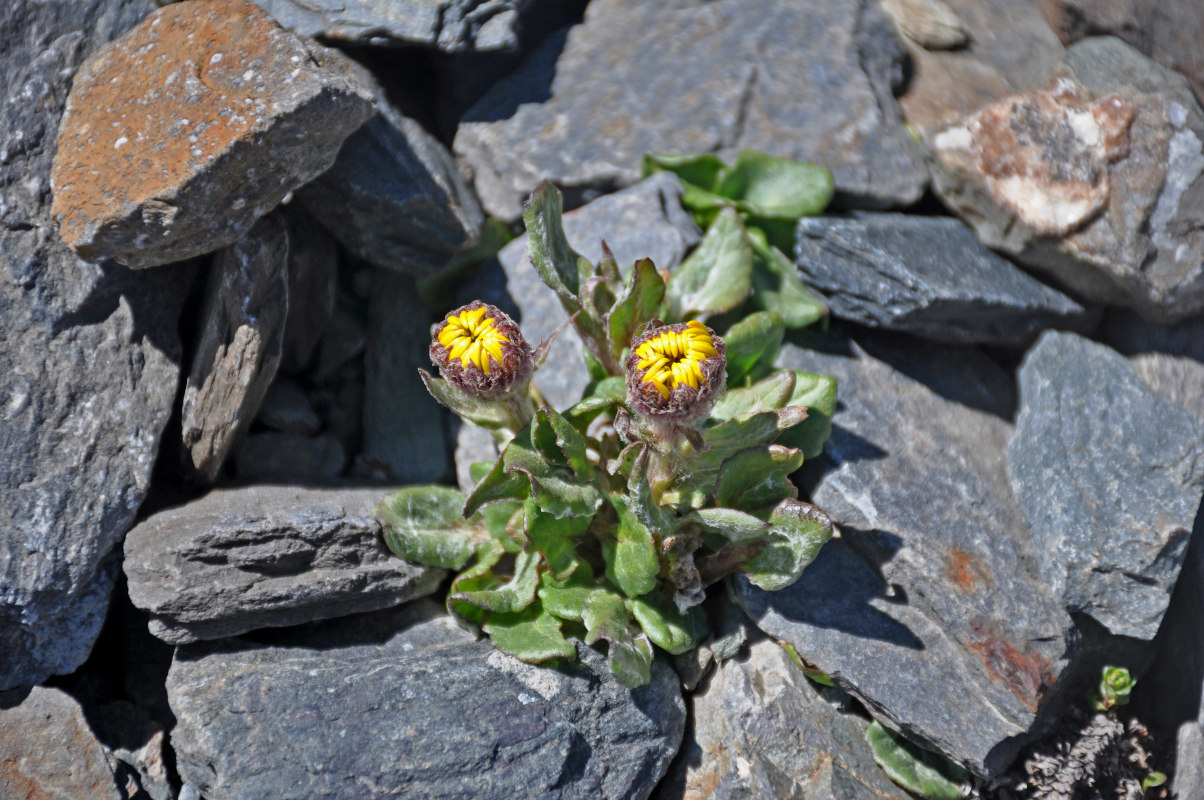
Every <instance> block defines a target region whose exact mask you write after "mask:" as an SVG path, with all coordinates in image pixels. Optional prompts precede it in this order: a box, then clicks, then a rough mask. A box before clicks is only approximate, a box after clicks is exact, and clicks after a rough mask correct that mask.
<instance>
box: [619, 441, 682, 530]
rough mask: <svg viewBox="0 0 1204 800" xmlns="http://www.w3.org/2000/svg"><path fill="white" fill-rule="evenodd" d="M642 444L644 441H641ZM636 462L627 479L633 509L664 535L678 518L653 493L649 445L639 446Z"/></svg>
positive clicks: (640, 517)
mask: <svg viewBox="0 0 1204 800" xmlns="http://www.w3.org/2000/svg"><path fill="white" fill-rule="evenodd" d="M640 444H642V443H640ZM636 452H637V456H636V459H635V462H634V463H633V464H632V465H631V471H630V477H629V478H628V479H627V494H628V496H629V497H630V498H631V510H632V511H634V512H635V515H636V518H637V519H639V521H640V522H642V523H644V525H645V526H647V527H648V529H649V530H651V531H652V532H653V533H656V534H659V535H661V536H662V537H663V536H666V535H668V533H669V532H670V531H671V530H673V528H674V526H675V524H676V519H675V518H674V514H673V512H672V510H670V509H667V508H664V507H663V506H661V505H659V504H657V502H656V498H655V497H653V495H652V487H651V486H650V485H649V483H648V459H649V457H650V453H649V451H648V448H647V447H642V448H638V449H637V450H636Z"/></svg>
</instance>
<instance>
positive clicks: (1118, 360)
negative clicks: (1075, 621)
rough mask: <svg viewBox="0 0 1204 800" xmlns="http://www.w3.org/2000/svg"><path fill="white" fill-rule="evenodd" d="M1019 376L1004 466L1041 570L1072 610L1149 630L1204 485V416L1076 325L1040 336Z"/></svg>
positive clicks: (1124, 628) (1113, 625) (1119, 627)
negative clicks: (1158, 389) (1160, 391)
mask: <svg viewBox="0 0 1204 800" xmlns="http://www.w3.org/2000/svg"><path fill="white" fill-rule="evenodd" d="M1019 381H1020V411H1019V414H1018V416H1017V418H1016V433H1015V435H1014V436H1013V438H1012V440H1011V442H1010V443H1009V445H1008V473H1009V475H1010V477H1011V481H1012V487H1013V489H1014V491H1015V493H1016V498H1017V500H1018V501H1019V503H1020V507H1021V509H1022V510H1023V512H1024V516H1025V518H1026V519H1027V520H1028V524H1029V527H1030V528H1031V529H1032V535H1033V539H1034V542H1035V545H1036V556H1037V564H1038V566H1039V568H1040V571H1041V576H1042V578H1043V579H1044V581H1045V583H1046V585H1048V586H1049V588H1050V589H1051V591H1052V592H1053V593H1054V594H1055V596H1057V597H1058V598H1059V599H1060V601H1061V602H1062V603H1063V604H1064V605H1065V606H1066V607H1067V608H1068V609H1070V610H1072V611H1077V612H1082V613H1084V614H1086V615H1088V616H1090V617H1092V618H1094V619H1095V620H1096V621H1098V622H1099V623H1101V624H1102V625H1104V626H1105V627H1106V628H1107V629H1108V630H1109V631H1111V632H1112V633H1114V634H1118V635H1121V636H1129V637H1133V638H1136V639H1144V640H1149V639H1153V638H1154V634H1155V633H1157V631H1158V626H1159V624H1160V623H1161V621H1162V616H1163V614H1164V613H1165V611H1166V607H1167V603H1168V602H1169V600H1170V595H1171V591H1172V590H1173V589H1174V586H1175V581H1176V579H1177V578H1178V576H1179V569H1180V567H1181V566H1182V564H1183V557H1184V552H1185V551H1186V549H1187V545H1188V540H1189V536H1190V534H1191V530H1192V525H1193V523H1194V521H1195V519H1196V512H1197V510H1198V509H1199V507H1200V498H1201V496H1202V495H1204V421H1202V420H1200V418H1198V417H1196V416H1194V415H1193V414H1189V413H1188V412H1186V411H1184V410H1182V409H1180V408H1178V407H1177V406H1175V405H1173V404H1171V403H1169V402H1167V401H1166V400H1163V399H1162V398H1161V397H1159V396H1158V395H1157V394H1155V393H1154V392H1153V391H1152V390H1151V389H1149V388H1148V387H1147V386H1146V385H1145V384H1144V383H1142V381H1141V379H1140V378H1138V377H1137V375H1136V373H1135V372H1134V371H1133V369H1132V367H1131V366H1130V365H1129V363H1128V362H1127V361H1126V360H1125V358H1124V357H1123V356H1121V355H1120V354H1119V353H1116V352H1115V351H1113V350H1111V349H1109V348H1108V347H1105V346H1104V345H1101V344H1097V343H1095V342H1091V341H1089V340H1087V339H1084V338H1082V337H1080V336H1076V335H1074V334H1069V333H1057V332H1053V331H1051V332H1048V333H1046V334H1044V335H1042V337H1041V338H1040V339H1039V340H1038V342H1037V344H1036V345H1034V346H1033V348H1032V350H1030V351H1029V353H1028V355H1027V356H1026V357H1025V359H1024V363H1023V364H1022V365H1021V367H1020V371H1019Z"/></svg>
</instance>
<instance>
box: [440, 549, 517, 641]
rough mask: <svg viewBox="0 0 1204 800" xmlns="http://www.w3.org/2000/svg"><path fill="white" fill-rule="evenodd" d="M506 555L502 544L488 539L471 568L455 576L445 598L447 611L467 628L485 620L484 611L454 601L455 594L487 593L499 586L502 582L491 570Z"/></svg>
mask: <svg viewBox="0 0 1204 800" xmlns="http://www.w3.org/2000/svg"><path fill="white" fill-rule="evenodd" d="M505 554H506V549H505V547H503V546H502V543H501V542H499V541H496V540H494V539H490V540H489V541H488V542H486V543H485V544H484V545H482V546H481V548H480V549H479V550H478V551H477V560H476V563H474V564H473V565H472V566H471V567H469V568H468V569H466V570H464V571H463V572H461V573H460V574H459V575H457V576H456V577H455V578H454V579H453V580H452V583H451V589H450V591H449V593H448V597H447V610H448V613H450V614H451V615H452V616H454V617H456V618H457V619H459V620H460V621H461V622H464V623H466V624H468V625H469V626H472V627H476V626H478V625H480V624H481V620H483V619H484V618H485V610H484V609H482V608H480V607H479V606H474V605H471V604H469V603H462V602H460V601H458V600H456V599H455V595H456V593H457V592H476V591H487V590H489V589H495V588H497V587H498V586H501V585H502V583H504V581H503V580H502V579H501V578H499V577H498V576H496V575H494V574H493V568H494V567H495V566H497V563H498V562H499V561H501V559H502V556H504V555H505Z"/></svg>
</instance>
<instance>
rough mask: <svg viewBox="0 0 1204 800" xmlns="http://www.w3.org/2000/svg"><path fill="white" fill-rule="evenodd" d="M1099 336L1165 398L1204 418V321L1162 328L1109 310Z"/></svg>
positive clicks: (1133, 315)
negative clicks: (1126, 359)
mask: <svg viewBox="0 0 1204 800" xmlns="http://www.w3.org/2000/svg"><path fill="white" fill-rule="evenodd" d="M1098 334H1099V338H1100V339H1101V340H1102V341H1103V342H1104V343H1105V344H1107V345H1108V346H1109V347H1111V348H1113V349H1114V350H1116V351H1117V352H1119V353H1121V354H1122V355H1124V356H1127V357H1128V359H1129V363H1130V364H1132V365H1133V370H1134V371H1135V372H1136V373H1137V377H1139V378H1141V379H1142V380H1143V381H1145V382H1146V385H1147V386H1149V387H1150V388H1151V389H1153V390H1154V391H1155V392H1156V393H1157V394H1159V395H1160V396H1161V397H1162V398H1163V399H1165V400H1169V401H1170V402H1172V403H1174V404H1175V405H1177V406H1179V407H1180V408H1182V409H1184V410H1185V411H1190V412H1191V413H1193V414H1195V415H1196V416H1197V417H1204V319H1198V318H1197V319H1189V320H1184V321H1183V322H1180V323H1179V324H1178V325H1171V326H1163V325H1154V324H1152V323H1149V322H1146V321H1145V320H1143V319H1140V318H1139V317H1137V316H1136V315H1135V314H1132V313H1128V312H1121V311H1110V312H1109V313H1108V314H1107V315H1106V316H1105V317H1104V320H1103V322H1102V323H1101V325H1100V329H1099V331H1098Z"/></svg>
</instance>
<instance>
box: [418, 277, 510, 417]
mask: <svg viewBox="0 0 1204 800" xmlns="http://www.w3.org/2000/svg"><path fill="white" fill-rule="evenodd" d="M431 361H432V362H433V363H434V365H435V366H436V367H438V368H439V374H441V375H442V376H443V378H444V379H445V380H446V381H447V382H448V383H451V384H452V385H453V386H455V387H456V388H458V389H461V390H463V391H465V392H467V393H469V394H471V395H474V396H477V397H486V396H498V395H503V394H506V393H508V392H510V391H511V390H513V389H514V388H515V387H516V386H520V385H523V384H525V383H526V381H527V380H528V379H529V378H530V377H531V371H532V364H531V347H530V345H528V344H527V342H526V340H525V339H523V334H522V331H521V330H519V327H518V325H516V324H515V322H514V320H512V319H510V317H509V316H507V315H506V314H505V313H504V312H503V311H502V310H501V309H500V308H498V307H497V306H491V305H489V304H487V303H482V302H481V301H480V300H474V301H472V302H471V303H469V304H468V305H466V306H461V307H460V308H457V309H456V310H455V311H452V312H450V313H449V314H448V315H447V318H446V319H444V320H443V321H442V322H436V323H435V324H434V325H432V326H431Z"/></svg>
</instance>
